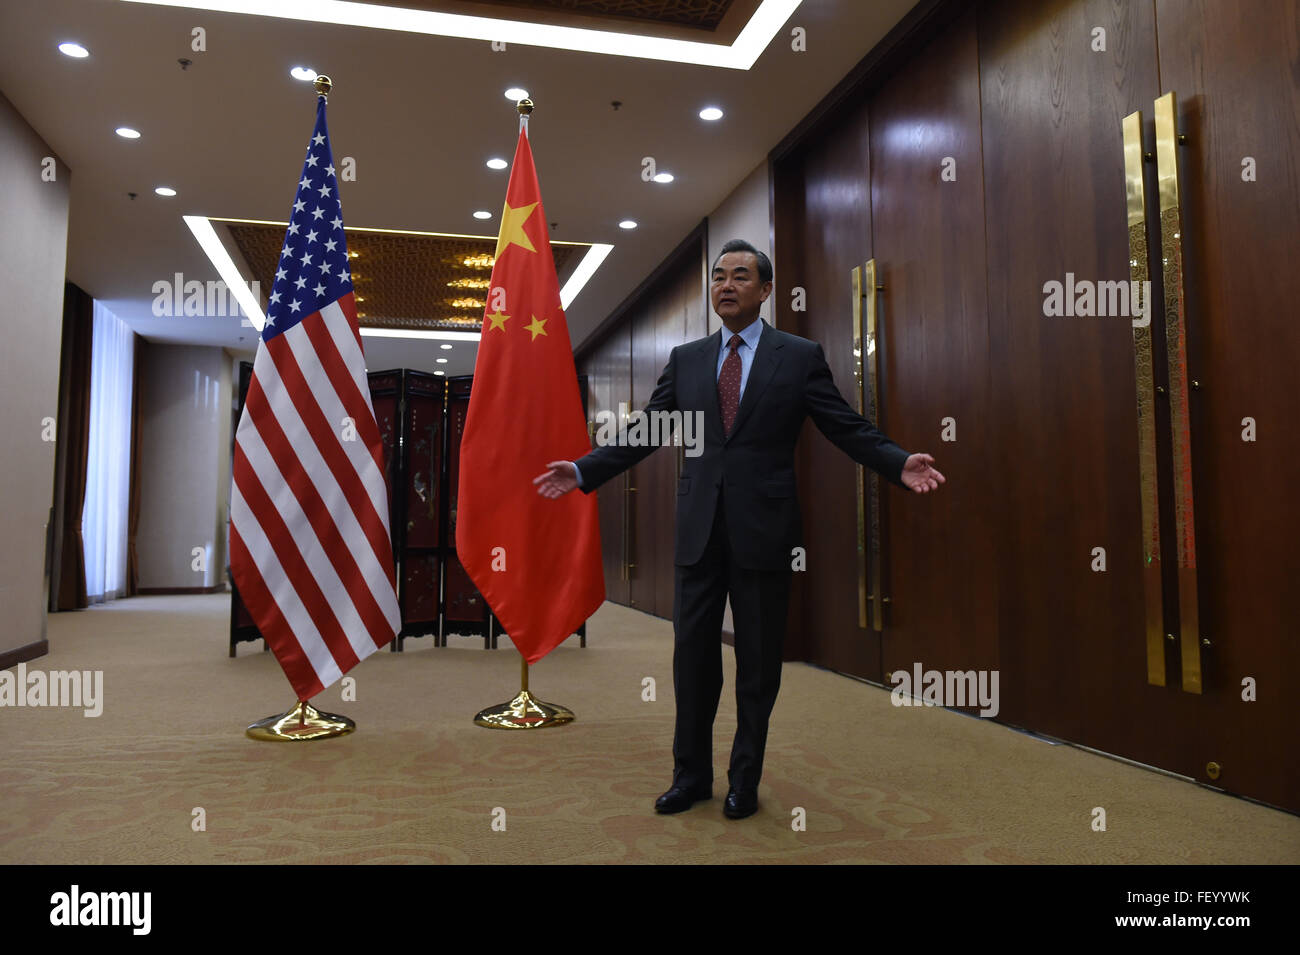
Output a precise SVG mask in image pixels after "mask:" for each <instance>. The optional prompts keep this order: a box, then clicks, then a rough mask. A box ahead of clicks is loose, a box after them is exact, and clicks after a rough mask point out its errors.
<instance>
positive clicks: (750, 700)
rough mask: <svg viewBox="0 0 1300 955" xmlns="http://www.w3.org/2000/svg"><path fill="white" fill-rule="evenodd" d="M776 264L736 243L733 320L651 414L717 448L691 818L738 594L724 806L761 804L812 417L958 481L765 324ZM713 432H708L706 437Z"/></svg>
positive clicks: (541, 489)
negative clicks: (665, 415) (733, 714)
mask: <svg viewBox="0 0 1300 955" xmlns="http://www.w3.org/2000/svg"><path fill="white" fill-rule="evenodd" d="M771 292H772V265H771V263H770V262H769V261H768V258H767V256H766V255H764V254H763V253H762V252H759V251H758V250H757V249H755V248H754V247H753V246H752V245H750V244H749V243H747V242H743V241H740V240H733V241H731V242H728V243H727V244H726V245H724V246H723V247H722V253H721V254H720V255H719V256H718V259H717V261H716V262H715V263H714V266H713V274H712V283H711V286H710V298H711V300H712V304H713V310H714V311H715V312H716V313H717V315H718V317H719V318H720V319H721V320H722V324H723V326H724V327H723V328H722V329H721V330H720V331H718V332H714V333H713V334H712V335H709V336H708V337H707V338H701V339H699V340H697V341H693V342H688V343H686V344H684V345H678V346H677V347H676V348H674V349H673V350H672V353H671V354H670V355H669V356H668V365H667V367H666V368H664V371H663V374H662V375H661V376H660V378H659V382H658V384H657V385H656V386H655V390H654V394H653V395H651V397H650V401H649V403H648V404H647V405H646V407H645V410H646V412H648V413H649V412H655V411H661V412H671V411H681V412H682V414H683V415H686V414H696V413H698V414H699V415H701V416H702V418H703V434H704V441H703V452H702V453H701V454H699V455H698V456H694V457H693V456H689V455H688V456H687V457H686V458H685V465H684V466H683V469H682V475H681V478H680V479H679V481H678V484H677V535H676V545H675V554H674V563H675V564H676V588H675V593H674V600H673V632H674V635H675V639H674V646H673V687H674V690H675V692H676V697H677V726H676V731H675V733H674V736H673V759H674V771H673V781H672V786H671V787H670V788H669V790H668V791H667V792H666V793H664V794H663V795H662V796H660V797H659V799H658V800H657V801H656V802H655V809H656V810H657V811H658V812H661V813H672V812H681V811H682V810H684V809H689V808H690V807H691V805H692V804H693V803H694V802H696V801H698V800H701V799H709V798H711V797H712V795H713V745H712V743H713V719H714V716H715V715H716V714H717V709H718V699H719V696H720V695H721V692H722V649H721V645H722V617H723V607H724V603H725V601H726V598H727V596H728V595H730V597H731V611H732V620H733V627H734V632H735V638H736V707H737V722H738V726H737V728H736V737H735V741H734V744H733V746H732V750H731V766H730V770H729V772H728V777H729V780H730V784H731V787H730V791H729V792H728V793H727V799H726V802H725V803H724V805H723V812H724V814H725V815H726V816H727V817H728V818H732V819H740V818H743V817H745V816H749V815H752V814H753V813H754V812H755V811H756V810H757V809H758V781H759V777H760V775H761V774H762V770H763V751H764V749H765V747H766V744H767V723H768V716H769V715H770V714H771V712H772V706H773V704H775V702H776V695H777V690H778V689H779V687H780V683H781V644H782V641H783V640H784V637H785V625H786V612H787V609H788V607H789V602H790V581H791V567H792V562H793V559H794V555H793V550H794V548H795V547H797V546H799V544H800V542H801V532H800V517H799V501H798V498H797V496H796V494H795V478H794V449H795V442H796V441H797V440H798V437H799V431H800V429H801V428H802V426H803V422H804V418H805V417H810V418H812V419H813V421H814V422H815V423H816V425H817V427H818V428H820V429H821V431H822V433H823V434H825V435H826V437H827V438H829V439H830V440H831V441H832V442H834V443H835V444H836V446H838V447H839V448H840V449H841V450H843V451H844V452H845V453H846V454H848V455H849V457H851V458H853V460H855V461H857V462H859V463H861V464H864V465H866V466H867V467H870V468H872V469H873V470H875V471H878V472H879V473H881V474H883V475H884V476H885V477H886V478H887V479H888V480H890V481H892V482H893V483H895V484H898V485H900V486H902V487H906V488H909V489H911V490H913V491H915V492H917V493H921V494H924V493H926V492H928V491H932V490H934V489H935V488H937V487H938V486H939V485H940V484H942V483H943V482H944V477H943V475H942V474H940V473H939V472H938V471H937V470H935V468H934V467H933V464H934V459H933V458H932V457H930V455H928V454H908V453H907V452H906V451H904V450H903V449H902V448H900V447H899V446H898V445H896V444H894V442H892V441H890V440H889V439H888V438H887V437H885V436H884V435H883V434H881V433H880V432H879V431H877V430H876V428H875V426H874V425H872V423H871V422H870V421H868V420H867V419H866V418H863V417H862V416H861V415H859V414H858V413H857V412H855V411H854V410H853V409H852V408H850V407H849V406H848V404H847V403H846V402H845V401H844V399H843V398H842V397H841V396H840V393H839V391H838V390H837V389H836V387H835V382H834V380H833V379H832V378H831V372H830V368H829V367H827V365H826V358H825V355H824V354H823V353H822V348H821V346H820V345H818V344H817V343H816V342H811V341H808V340H807V339H804V338H799V337H797V336H795V335H790V334H787V333H786V332H781V331H778V330H776V329H775V328H773V327H772V326H770V325H768V324H767V323H766V322H764V321H762V320H761V319H760V318H759V308H760V307H761V306H762V304H763V302H764V301H765V300H766V299H767V297H768V296H769V295H770V294H771ZM697 433H698V432H697ZM653 450H654V446H653V445H650V444H643V445H640V446H628V445H626V444H624V443H623V441H622V440H621V439H620V441H619V443H618V444H613V445H606V446H604V447H599V448H596V449H595V450H593V451H592V452H591V453H590V454H588V455H586V456H584V457H583V458H581V459H579V460H578V461H577V462H573V461H552V462H550V463H549V464H548V465H547V468H548V470H547V471H545V472H544V473H542V474H540V475H538V476H537V477H536V478H535V479H534V481H533V483H534V484H536V485H538V493H540V494H543V495H544V496H546V497H551V498H554V497H559V496H560V495H561V494H566V493H568V492H569V491H571V490H573V489H574V488H581V489H582V490H583V491H584V492H585V493H588V494H589V493H591V492H592V491H594V490H595V489H596V488H598V487H600V486H601V485H602V484H604V483H605V482H606V481H608V480H609V479H610V478H612V477H614V476H615V475H616V474H619V473H621V472H622V471H624V470H626V469H627V468H629V467H631V466H632V465H633V464H635V463H636V462H637V461H640V460H641V459H642V458H644V457H645V456H646V455H648V454H649V453H650V452H651V451H653Z"/></svg>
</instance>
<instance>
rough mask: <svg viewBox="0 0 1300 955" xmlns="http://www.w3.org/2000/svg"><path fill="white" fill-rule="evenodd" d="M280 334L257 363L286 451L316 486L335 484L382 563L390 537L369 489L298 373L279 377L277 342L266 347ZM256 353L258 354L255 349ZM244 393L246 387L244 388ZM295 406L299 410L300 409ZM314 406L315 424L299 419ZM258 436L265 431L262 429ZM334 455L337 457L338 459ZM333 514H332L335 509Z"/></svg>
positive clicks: (385, 560)
mask: <svg viewBox="0 0 1300 955" xmlns="http://www.w3.org/2000/svg"><path fill="white" fill-rule="evenodd" d="M283 338H284V336H283V335H281V336H280V337H279V338H277V339H276V340H275V342H272V343H270V344H269V345H268V346H267V352H268V355H267V359H266V362H265V365H264V367H263V368H262V373H261V379H260V380H262V381H264V382H265V386H264V387H265V394H266V396H267V398H268V399H270V404H271V409H272V410H273V411H274V412H275V418H276V420H277V421H278V422H279V424H280V426H281V427H282V428H283V429H284V436H285V440H286V443H287V444H288V446H289V448H290V453H291V454H292V455H293V456H294V457H296V458H298V459H299V461H301V462H303V467H304V468H305V469H306V470H307V473H308V475H309V476H310V477H311V479H312V481H313V483H315V484H316V485H317V486H318V487H319V486H320V485H321V484H322V482H324V481H326V480H329V481H333V482H335V483H336V484H337V486H338V488H339V491H340V493H341V494H342V496H343V500H344V501H345V502H346V503H347V508H348V510H350V511H351V512H352V515H353V517H354V518H355V519H356V521H357V524H358V526H359V527H360V528H361V532H362V533H363V534H364V535H365V537H366V540H368V541H369V542H370V547H371V550H372V551H373V552H374V554H375V557H376V558H378V559H379V561H380V563H381V564H382V565H383V566H385V567H391V566H392V542H391V538H390V537H389V536H388V526H387V522H386V521H385V520H384V519H383V518H381V517H380V516H379V514H377V513H376V512H375V508H374V505H373V504H372V503H371V498H370V495H369V494H368V493H367V492H366V489H365V487H364V486H363V485H362V482H361V479H360V477H358V475H357V473H356V471H355V469H353V468H352V466H351V463H350V462H348V461H347V459H346V457H344V455H343V454H342V452H341V451H339V450H338V442H337V441H335V440H333V437H332V433H331V432H330V430H329V426H328V424H324V423H323V422H321V420H320V419H321V413H320V408H318V407H317V406H316V403H315V401H314V400H312V397H311V394H310V391H309V389H308V388H307V387H306V384H305V383H302V377H301V375H298V376H297V378H298V381H299V382H300V384H299V385H298V387H297V388H293V387H291V386H290V385H289V384H288V383H286V382H284V381H282V380H281V378H280V368H281V363H278V362H276V361H275V360H274V357H275V353H276V352H277V351H279V350H280V349H281V348H283V346H282V345H279V346H277V347H275V348H273V347H271V346H272V345H276V343H277V342H280V341H281V339H283ZM284 354H286V355H287V356H288V358H287V363H288V364H292V362H293V356H292V354H290V353H289V352H288V351H287V350H285V351H284ZM259 357H260V355H259ZM253 375H254V377H255V378H257V377H258V371H257V369H256V368H254V370H253ZM249 393H250V394H251V393H252V391H251V388H250V392H249ZM304 394H306V395H307V398H306V403H304V402H303V400H302V399H301V397H300V396H301V395H304ZM300 412H301V413H300ZM312 412H315V420H316V421H317V427H316V428H315V429H314V430H313V428H311V427H310V426H309V425H308V424H307V421H306V420H305V418H306V417H311V416H312ZM318 433H323V434H324V435H325V442H324V444H325V445H326V447H322V445H321V442H319V441H317V440H316V435H317V434H318ZM263 437H264V438H265V437H266V434H265V432H263ZM331 444H332V445H333V447H334V450H335V451H336V452H337V454H336V455H335V460H334V461H333V462H330V461H329V460H327V458H326V453H327V451H328V446H329V445H331ZM339 458H343V461H342V462H341V463H340V462H339V460H338V459H339ZM385 511H387V506H385ZM335 520H338V515H337V514H336V516H335Z"/></svg>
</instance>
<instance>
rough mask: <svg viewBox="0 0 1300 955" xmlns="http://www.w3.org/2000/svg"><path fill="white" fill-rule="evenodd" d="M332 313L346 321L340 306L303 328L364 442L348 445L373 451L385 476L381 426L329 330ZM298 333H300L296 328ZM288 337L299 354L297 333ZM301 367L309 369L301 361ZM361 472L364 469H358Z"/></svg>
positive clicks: (332, 308) (322, 368)
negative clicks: (380, 440)
mask: <svg viewBox="0 0 1300 955" xmlns="http://www.w3.org/2000/svg"><path fill="white" fill-rule="evenodd" d="M330 311H334V312H336V313H337V314H338V317H339V318H340V319H342V318H343V313H342V312H339V311H338V308H337V307H336V306H330V307H327V308H324V309H322V310H321V315H320V319H319V320H312V321H309V322H303V323H302V325H301V326H300V327H301V329H302V330H303V331H304V332H305V333H306V335H307V338H308V339H309V340H310V343H311V345H310V347H311V349H312V351H313V353H314V354H315V355H316V356H317V358H318V360H319V363H320V369H321V371H323V372H324V373H325V376H326V377H327V378H328V379H329V382H330V385H331V386H332V389H331V391H330V392H329V393H330V394H331V395H332V396H335V397H337V398H338V399H339V403H340V404H341V405H342V407H343V413H344V414H346V415H347V416H348V417H349V418H351V419H352V422H353V427H354V428H355V430H356V432H357V435H356V436H357V437H358V438H360V441H350V442H346V443H347V444H352V445H357V444H360V445H361V446H362V447H363V448H365V449H366V450H367V451H369V452H370V457H371V460H373V461H374V463H375V469H376V470H377V471H378V472H379V474H380V475H381V476H382V475H383V473H384V455H383V450H382V448H381V446H380V442H379V426H378V425H377V424H375V412H374V409H373V408H371V406H370V402H369V401H368V400H365V399H363V398H362V397H361V390H360V388H358V386H357V381H356V379H355V378H353V377H352V376H351V375H349V374H348V370H347V367H346V366H345V365H344V360H343V356H342V355H341V354H339V352H338V348H337V345H336V343H335V341H334V337H333V335H332V334H331V329H330V327H329V322H330V316H329V312H330ZM295 331H297V330H296V329H295ZM285 337H286V338H288V339H289V340H290V341H289V343H290V345H291V346H293V347H294V353H295V354H297V353H298V350H299V349H298V343H297V342H295V341H294V338H295V334H294V332H290V333H289V334H288V335H286V336H285ZM298 364H299V365H300V366H302V367H306V366H305V364H304V363H303V362H302V361H301V359H300V360H299V362H298ZM362 367H365V366H364V365H363V366H362ZM369 391H370V389H369V387H367V388H366V393H367V395H368V394H369ZM358 470H362V469H361V468H360V467H358ZM381 513H382V514H383V515H384V516H385V517H386V516H387V514H388V512H387V510H386V509H384V510H383V511H381Z"/></svg>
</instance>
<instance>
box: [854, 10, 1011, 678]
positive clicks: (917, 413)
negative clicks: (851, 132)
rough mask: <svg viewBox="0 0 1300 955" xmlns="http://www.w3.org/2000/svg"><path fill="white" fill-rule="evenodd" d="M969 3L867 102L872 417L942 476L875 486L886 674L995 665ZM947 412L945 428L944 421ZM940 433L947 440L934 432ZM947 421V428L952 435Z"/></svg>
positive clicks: (991, 484)
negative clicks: (878, 405)
mask: <svg viewBox="0 0 1300 955" xmlns="http://www.w3.org/2000/svg"><path fill="white" fill-rule="evenodd" d="M979 80H980V76H979V61H978V57H977V46H976V32H975V12H974V10H968V11H967V12H966V13H965V14H964V15H963V16H961V17H960V18H959V19H958V20H956V21H955V22H954V23H953V24H952V25H951V26H950V28H949V29H948V30H947V31H945V32H944V33H942V34H941V35H939V36H938V37H936V38H935V39H934V40H933V41H932V42H931V43H930V44H929V45H928V46H926V47H925V49H923V50H921V51H920V52H919V53H917V54H916V56H915V57H913V58H912V59H911V60H910V61H909V62H908V63H907V65H906V66H905V67H903V68H902V69H900V70H899V71H898V73H896V74H895V75H894V76H893V77H891V79H890V80H889V81H888V82H887V83H886V84H885V85H884V86H883V87H882V88H881V89H879V90H877V91H876V93H875V94H874V95H873V96H872V99H871V220H872V240H873V246H874V249H875V259H876V263H877V280H878V283H879V284H882V285H884V289H883V290H882V291H881V292H880V293H879V301H880V321H881V324H882V326H883V328H884V330H885V335H884V341H883V344H882V346H881V348H880V354H881V360H882V364H883V369H884V374H883V377H884V380H885V382H886V383H887V387H886V388H884V389H882V405H883V408H884V412H883V414H882V415H881V421H880V422H878V424H879V425H880V427H882V428H883V429H884V430H885V432H886V433H887V434H889V436H890V437H892V438H893V439H894V440H895V441H897V442H898V443H899V444H900V445H901V446H902V447H904V448H905V449H907V450H908V451H912V452H920V451H925V452H929V453H930V454H932V455H933V456H934V457H935V459H936V467H938V469H939V470H940V471H941V472H942V473H943V474H944V476H945V477H946V478H947V479H948V483H947V484H946V485H944V486H943V487H942V488H940V490H939V492H938V493H935V494H928V495H924V496H920V495H915V494H910V493H908V492H905V491H901V490H899V489H897V488H893V487H889V486H888V485H882V487H886V488H888V489H887V490H885V494H886V498H885V502H884V508H885V509H886V510H887V514H888V521H889V523H888V527H887V536H886V539H885V542H884V545H885V546H884V552H883V553H884V568H885V571H886V574H887V586H886V593H887V594H888V595H889V597H890V603H889V604H888V605H887V606H886V609H885V635H884V639H883V641H882V648H881V653H882V665H883V672H884V673H885V674H886V675H887V674H890V673H892V672H895V671H896V670H899V669H902V670H904V671H906V672H908V673H911V672H912V669H913V664H914V663H919V664H921V665H922V668H923V669H927V670H928V669H939V670H963V671H965V670H972V669H974V670H993V669H996V668H997V665H998V660H997V640H998V629H997V622H998V618H997V594H996V589H997V578H996V571H995V568H996V566H997V546H996V541H995V535H996V529H997V514H998V505H999V504H1002V505H1005V503H1006V500H1005V497H1004V496H1003V495H1001V494H1000V493H999V492H998V491H997V490H996V482H997V481H998V479H999V478H998V475H997V474H996V473H995V472H996V470H998V465H996V464H994V462H995V461H997V460H998V459H997V457H996V456H995V455H991V454H990V452H991V450H992V449H991V443H990V439H991V434H992V432H991V428H992V421H991V420H990V416H989V393H988V390H989V374H988V372H989V355H988V314H987V303H988V299H987V291H986V274H985V268H986V265H985V259H984V242H983V234H984V184H983V174H982V166H981V161H980V87H979ZM945 422H948V424H945ZM945 428H948V429H949V430H948V435H947V436H948V437H949V438H953V437H955V440H948V441H945V440H944V431H945ZM952 429H955V434H954V432H953V430H952Z"/></svg>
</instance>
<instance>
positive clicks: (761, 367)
mask: <svg viewBox="0 0 1300 955" xmlns="http://www.w3.org/2000/svg"><path fill="white" fill-rule="evenodd" d="M774 338H775V336H773V334H772V326H770V325H768V324H767V322H766V321H764V322H763V332H762V334H761V335H759V336H758V347H757V348H756V349H754V363H753V364H752V365H750V366H749V378H747V379H746V380H745V393H744V394H743V395H741V396H740V408H739V409H738V410H737V411H736V420H735V422H734V423H733V424H732V426H731V434H729V435H727V441H730V440H731V439H732V438H734V437H735V436H736V432H738V431H739V430H740V429H741V427H742V426H743V425H744V423H745V419H746V418H748V417H749V413H750V412H751V411H753V410H754V405H756V404H757V403H758V397H759V395H761V394H762V393H763V389H764V388H766V387H767V383H768V382H769V381H771V380H772V373H773V372H775V371H776V366H777V364H779V362H780V358H779V357H778V356H777V354H776V353H777V349H778V348H779V347H780V346H779V345H777V344H776V343H775V340H774ZM720 341H721V335H719V342H720ZM713 357H714V360H715V363H716V360H717V357H718V356H717V353H716V352H714V356H713ZM717 393H718V389H717V388H716V387H715V388H714V389H713V394H714V401H715V402H716V401H717ZM721 416H722V413H721V412H720V411H719V412H718V417H719V420H721Z"/></svg>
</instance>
